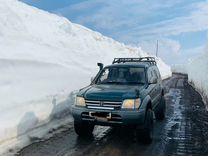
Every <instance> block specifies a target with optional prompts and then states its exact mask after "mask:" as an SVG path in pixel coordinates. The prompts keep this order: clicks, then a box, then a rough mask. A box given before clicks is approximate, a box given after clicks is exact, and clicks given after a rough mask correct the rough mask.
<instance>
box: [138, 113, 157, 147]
mask: <svg viewBox="0 0 208 156" xmlns="http://www.w3.org/2000/svg"><path fill="white" fill-rule="evenodd" d="M153 127H154V120H153V112H152V110H151V109H148V110H147V112H146V117H145V122H144V128H143V129H142V130H139V131H137V133H138V134H137V136H138V139H139V140H141V141H142V142H143V143H145V144H150V143H151V142H152V140H153Z"/></svg>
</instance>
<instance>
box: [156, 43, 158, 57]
mask: <svg viewBox="0 0 208 156" xmlns="http://www.w3.org/2000/svg"><path fill="white" fill-rule="evenodd" d="M156 57H158V40H157V46H156Z"/></svg>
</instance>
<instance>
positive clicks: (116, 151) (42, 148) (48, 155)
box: [18, 74, 208, 156]
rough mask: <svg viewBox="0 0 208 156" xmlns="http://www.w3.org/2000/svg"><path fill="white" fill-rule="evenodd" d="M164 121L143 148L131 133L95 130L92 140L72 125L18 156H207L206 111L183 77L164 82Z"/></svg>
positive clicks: (25, 149)
mask: <svg viewBox="0 0 208 156" xmlns="http://www.w3.org/2000/svg"><path fill="white" fill-rule="evenodd" d="M164 86H165V89H166V95H165V97H166V100H167V112H166V119H165V120H163V121H155V125H154V140H153V142H152V144H150V145H144V144H142V143H140V142H139V141H138V140H136V139H135V136H134V133H133V132H132V130H127V129H124V128H113V129H112V128H109V127H100V126H99V127H96V130H95V132H94V137H93V138H85V139H82V138H79V137H78V136H77V135H76V134H75V132H74V130H73V126H72V125H73V124H72V125H68V126H66V127H69V128H66V130H65V131H62V132H60V133H57V134H56V135H54V136H53V137H51V138H50V139H48V140H46V141H41V142H37V143H34V144H32V145H30V146H28V147H26V148H24V149H22V150H21V151H20V152H19V154H18V155H19V156H75V155H76V156H79V155H80V156H81V155H84V156H87V155H89V156H92V155H97V156H128V155H129V156H130V155H132V156H134V155H145V156H147V155H154V156H155V155H208V148H207V147H208V112H207V111H206V110H205V106H204V104H203V102H202V99H201V97H200V95H199V94H198V93H197V92H196V91H195V90H194V89H193V88H192V87H191V86H190V85H189V84H188V83H187V76H186V75H179V74H174V75H173V77H172V78H170V79H168V80H165V81H164Z"/></svg>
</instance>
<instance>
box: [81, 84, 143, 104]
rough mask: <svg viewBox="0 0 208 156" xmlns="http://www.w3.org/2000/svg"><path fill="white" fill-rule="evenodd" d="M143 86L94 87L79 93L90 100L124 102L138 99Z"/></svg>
mask: <svg viewBox="0 0 208 156" xmlns="http://www.w3.org/2000/svg"><path fill="white" fill-rule="evenodd" d="M143 88H144V86H143V85H137V86H129V85H92V86H88V87H86V88H84V89H82V90H81V91H80V93H79V95H80V96H83V97H84V98H85V99H88V100H107V101H122V100H124V99H134V98H137V97H138V94H139V91H140V90H142V89H143Z"/></svg>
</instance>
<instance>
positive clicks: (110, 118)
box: [72, 57, 165, 143]
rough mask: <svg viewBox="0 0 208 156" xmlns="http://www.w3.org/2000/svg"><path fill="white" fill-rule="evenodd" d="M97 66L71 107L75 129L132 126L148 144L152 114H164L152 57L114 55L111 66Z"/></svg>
mask: <svg viewBox="0 0 208 156" xmlns="http://www.w3.org/2000/svg"><path fill="white" fill-rule="evenodd" d="M98 66H99V67H100V71H99V72H98V74H97V76H96V77H95V78H94V79H92V82H91V84H90V85H89V86H87V87H85V88H83V89H81V90H80V91H79V92H78V94H77V96H76V102H75V104H74V106H73V107H72V114H73V117H74V128H75V132H76V133H77V134H78V135H79V136H89V135H91V134H92V132H93V129H94V126H95V125H103V126H122V127H133V128H135V130H136V132H137V133H136V134H137V137H138V139H142V140H143V141H144V142H146V143H150V142H151V141H152V138H153V124H154V117H155V118H156V119H160V120H162V119H164V117H165V99H164V90H163V87H162V79H161V76H160V72H159V70H158V67H157V65H156V61H155V58H154V57H143V58H115V59H114V61H113V63H112V65H108V66H106V67H104V68H103V64H102V63H98Z"/></svg>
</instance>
